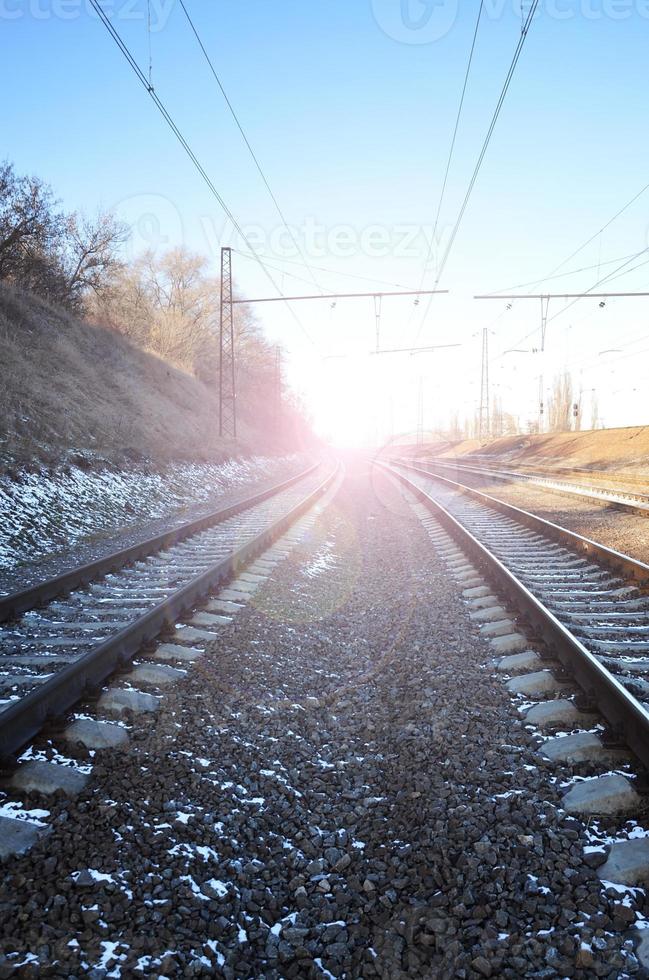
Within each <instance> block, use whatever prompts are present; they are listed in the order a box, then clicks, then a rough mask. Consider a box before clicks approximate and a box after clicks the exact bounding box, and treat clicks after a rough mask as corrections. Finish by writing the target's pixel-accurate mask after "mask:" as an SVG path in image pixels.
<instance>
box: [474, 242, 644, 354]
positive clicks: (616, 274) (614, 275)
mask: <svg viewBox="0 0 649 980" xmlns="http://www.w3.org/2000/svg"><path fill="white" fill-rule="evenodd" d="M647 252H649V247H647V248H642V249H640V251H638V252H634V253H633V255H631V256H628V257H627V258H626V259H625V260H624V261H623V262H622V263H621V264H620V265H618V266H617V267H616V268H615V269H613V270H612V271H611V272H609V273H607V274H606V275H605V276H602V277H601V278H599V279H598V280H597V282H594V283H593V285H592V286H590V287H589V288H588V289H585V290H584V291H583V292H582V293H580V294H579V295H578V296H576V297H575V298H574V299H572V301H571V302H570V303H568V304H567V305H566V306H564V307H562V309H560V310H557V312H556V313H554V314H553V315H552V316H551V317H549V318H548V320H547V323H548V324H549V323H552V321H553V320H556V319H557V317H560V316H563V315H564V313H567V311H568V310H569V309H571V308H572V307H573V306H574V305H575V303H578V302H579V301H580V300H582V299H588V297H589V296H591V295H592V293H594V291H595V290H596V289H597V287H598V286H602V285H604V284H606V283H607V282H612V281H614V280H615V279H619V278H621V277H622V276H625V275H628V274H629V273H631V272H635V270H636V269H639V268H641V267H642V266H643V265H646V263H645V262H641V263H639V264H638V265H636V266H634V267H633V268H632V269H628V268H626V267H627V266H628V265H630V264H631V262H633V261H634V260H635V259H637V258H639V257H640V256H641V255H644V254H646V253H647ZM648 261H649V260H648ZM622 270H625V271H622ZM490 295H492V294H490ZM603 295H608V294H606V293H604V294H603ZM514 298H515V297H514ZM546 325H547V324H546ZM537 330H538V327H534V328H533V329H532V330H530V331H529V332H528V333H526V334H524V335H523V336H522V337H520V338H519V339H518V340H516V341H514V342H513V343H512V344H509V348H512V347H518V345H519V344H522V343H524V342H525V341H526V340H529V338H530V337H532V336H533V335H534V334H535V333H536V332H537ZM503 356H504V352H503V351H501V352H500V353H499V354H497V355H496V356H495V357H494V358H492V361H494V362H495V361H498V360H500V359H501V358H502V357H503Z"/></svg>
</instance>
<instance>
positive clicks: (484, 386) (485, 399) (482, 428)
mask: <svg viewBox="0 0 649 980" xmlns="http://www.w3.org/2000/svg"><path fill="white" fill-rule="evenodd" d="M479 418H480V425H479V437H480V439H487V438H489V435H490V432H491V423H490V419H489V334H488V328H487V327H483V329H482V370H481V373H480V416H479Z"/></svg>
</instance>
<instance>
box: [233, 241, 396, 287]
mask: <svg viewBox="0 0 649 980" xmlns="http://www.w3.org/2000/svg"><path fill="white" fill-rule="evenodd" d="M232 251H233V252H236V253H237V255H241V257H242V258H246V259H249V258H254V255H250V254H249V253H248V252H242V251H240V249H236V248H233V249H232ZM272 260H273V262H287V263H288V264H289V265H302V263H301V262H296V261H295V260H293V259H287V258H284V256H277V255H274V256H273V259H272ZM265 261H266V263H267V264H268V260H267V259H265ZM270 268H271V269H272V268H274V269H275V271H276V272H284V274H285V275H287V276H291V277H292V278H293V279H298V278H300V277H299V276H295V275H293V273H291V272H285V270H283V269H278V267H277V266H270ZM312 268H313V269H316V270H317V271H318V272H326V273H328V274H329V275H330V276H340V277H342V278H344V279H358V281H359V282H373V283H376V284H377V285H378V286H392V287H393V288H394V289H406V290H407V289H408V288H409V287H408V286H404V285H403V283H401V282H390V281H388V280H386V279H375V278H374V277H373V276H360V275H358V273H354V272H337V271H336V270H335V269H327V268H325V267H324V266H321V265H314V266H312ZM301 281H302V282H306V280H304V279H302V280H301Z"/></svg>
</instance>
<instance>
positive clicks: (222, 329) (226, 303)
mask: <svg viewBox="0 0 649 980" xmlns="http://www.w3.org/2000/svg"><path fill="white" fill-rule="evenodd" d="M236 399H237V393H236V387H235V365H234V317H233V315H232V249H230V248H222V249H221V315H220V321H219V435H220V436H222V437H224V438H226V439H236V438H237V401H236Z"/></svg>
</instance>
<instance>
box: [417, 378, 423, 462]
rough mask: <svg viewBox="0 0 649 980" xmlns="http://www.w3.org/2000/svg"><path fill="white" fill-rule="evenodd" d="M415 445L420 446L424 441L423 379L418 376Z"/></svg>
mask: <svg viewBox="0 0 649 980" xmlns="http://www.w3.org/2000/svg"><path fill="white" fill-rule="evenodd" d="M415 438H416V441H417V446H422V445H423V442H424V379H423V377H422V376H421V375H420V376H419V385H418V387H417V434H416V437H415Z"/></svg>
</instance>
